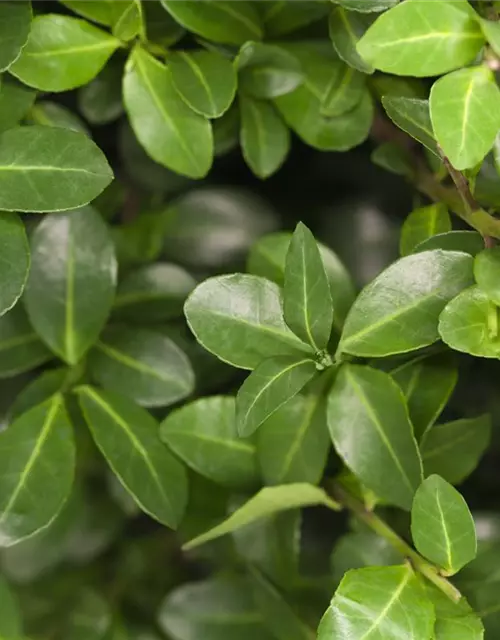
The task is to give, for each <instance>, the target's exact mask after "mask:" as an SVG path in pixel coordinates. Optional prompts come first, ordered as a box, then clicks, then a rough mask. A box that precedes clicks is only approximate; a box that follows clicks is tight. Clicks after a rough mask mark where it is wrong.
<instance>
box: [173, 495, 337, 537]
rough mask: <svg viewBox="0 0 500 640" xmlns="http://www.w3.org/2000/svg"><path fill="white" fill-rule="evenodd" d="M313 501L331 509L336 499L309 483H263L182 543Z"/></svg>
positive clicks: (309, 503) (215, 534)
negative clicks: (225, 515) (235, 507)
mask: <svg viewBox="0 0 500 640" xmlns="http://www.w3.org/2000/svg"><path fill="white" fill-rule="evenodd" d="M315 505H323V506H325V507H328V508H329V509H334V510H337V509H338V505H337V503H336V502H334V501H333V500H332V499H331V498H329V497H328V495H327V494H326V492H325V491H324V490H323V489H320V488H319V487H313V486H312V485H310V484H305V483H295V484H287V485H283V486H278V487H266V488H265V489H261V490H260V491H259V492H258V493H257V494H255V496H254V497H253V498H250V500H249V501H248V502H247V503H245V504H244V505H243V506H242V507H240V508H239V509H238V510H237V511H235V512H234V513H232V514H231V515H230V516H229V518H227V520H225V521H224V522H223V523H222V524H220V525H218V526H217V527H214V528H213V529H211V530H210V531H207V532H206V533H204V534H202V535H201V536H198V537H197V538H195V539H194V540H191V541H190V542H188V543H187V544H186V545H184V548H185V549H192V548H194V547H197V546H199V545H200V544H204V543H205V542H209V541H210V540H215V539H216V538H219V537H220V536H224V535H226V534H228V533H232V532H233V531H236V530H237V529H239V528H241V527H244V526H246V525H248V524H250V523H252V522H255V521H256V520H260V519H261V518H265V517H267V516H271V515H273V514H275V513H278V512H279V511H287V510H289V509H296V508H297V507H312V506H315Z"/></svg>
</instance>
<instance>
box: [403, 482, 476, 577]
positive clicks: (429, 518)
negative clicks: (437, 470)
mask: <svg viewBox="0 0 500 640" xmlns="http://www.w3.org/2000/svg"><path fill="white" fill-rule="evenodd" d="M411 534H412V537H413V542H414V543H415V546H416V548H417V550H418V551H419V552H420V553H421V554H422V555H423V556H425V557H426V558H428V559H429V560H431V562H434V563H435V564H437V565H439V566H440V567H442V568H443V569H444V571H445V575H453V574H454V573H457V571H460V569H461V568H462V567H463V566H464V565H466V564H467V563H469V562H470V561H471V560H473V559H474V558H475V557H476V546H477V543H476V531H475V528H474V520H473V519H472V516H471V514H470V511H469V508H468V507H467V503H466V502H465V500H464V499H463V498H462V496H461V495H460V494H459V493H458V491H457V490H456V489H454V488H453V487H452V486H451V484H448V482H446V480H443V478H441V477H440V476H436V475H432V476H429V477H428V478H427V479H426V480H424V482H423V483H422V484H421V485H420V487H419V488H418V490H417V493H416V494H415V499H414V501H413V507H412V510H411Z"/></svg>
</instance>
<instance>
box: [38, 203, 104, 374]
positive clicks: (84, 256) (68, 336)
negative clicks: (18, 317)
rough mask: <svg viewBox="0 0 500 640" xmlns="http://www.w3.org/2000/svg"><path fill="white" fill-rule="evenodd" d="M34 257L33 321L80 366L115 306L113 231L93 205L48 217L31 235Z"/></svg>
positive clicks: (44, 336) (47, 339)
mask: <svg viewBox="0 0 500 640" xmlns="http://www.w3.org/2000/svg"><path fill="white" fill-rule="evenodd" d="M31 253H32V265H31V270H30V275H29V279H28V284H27V286H26V293H25V303H26V309H27V311H28V315H29V318H30V321H31V323H32V324H33V327H34V328H35V330H36V332H37V333H38V335H39V336H40V337H41V338H42V339H43V340H44V342H46V343H47V345H48V346H49V347H50V348H51V349H52V350H53V351H54V352H55V353H57V354H58V355H59V356H60V357H61V358H62V359H63V360H64V361H65V362H67V363H68V364H76V363H77V362H78V361H79V360H80V359H81V357H82V356H83V355H84V354H85V353H86V351H87V350H88V349H89V348H90V347H91V346H92V344H93V343H94V342H95V341H96V340H97V337H98V335H99V333H100V332H101V330H102V328H103V326H104V324H105V323H106V320H107V318H108V315H109V312H110V310H111V307H112V304H113V298H114V294H115V282H116V260H115V256H114V250H113V244H112V242H111V238H110V237H109V233H108V229H107V227H106V225H105V223H104V222H103V221H102V218H101V217H100V216H99V214H98V213H97V212H96V211H94V210H93V209H91V208H90V207H86V208H83V209H78V210H76V211H71V212H68V213H61V214H57V215H50V216H46V217H45V218H44V219H43V221H42V222H41V223H40V224H39V225H38V227H37V228H36V230H35V232H34V233H33V235H32V237H31Z"/></svg>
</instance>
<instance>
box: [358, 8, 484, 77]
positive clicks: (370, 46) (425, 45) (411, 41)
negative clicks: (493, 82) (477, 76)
mask: <svg viewBox="0 0 500 640" xmlns="http://www.w3.org/2000/svg"><path fill="white" fill-rule="evenodd" d="M458 4H460V3H458ZM458 4H457V3H456V2H453V1H450V0H433V2H432V3H430V4H428V5H426V6H425V11H423V10H422V3H421V0H409V1H408V0H406V2H402V3H401V4H399V5H397V6H395V7H394V8H393V9H390V10H389V11H387V12H386V13H384V14H382V15H381V16H380V17H379V18H377V20H376V21H375V23H374V24H373V25H372V26H371V27H370V28H369V29H368V31H367V32H366V34H365V35H364V36H363V38H361V40H360V41H359V43H358V53H359V54H360V55H361V57H362V58H363V59H364V60H365V61H366V62H368V63H369V64H372V65H373V66H374V67H375V69H379V70H380V71H386V72H387V73H394V74H396V75H401V76H417V77H425V76H436V75H439V74H442V73H446V72H447V71H451V70H452V69H457V68H459V67H461V66H463V65H466V64H468V63H469V62H472V61H473V60H474V58H475V57H476V55H477V54H478V53H479V51H480V50H481V48H482V46H483V44H484V36H483V33H482V31H481V28H480V26H479V24H478V21H477V20H475V19H474V17H473V16H471V14H470V13H469V12H467V11H464V10H463V9H462V8H461V7H460V6H458Z"/></svg>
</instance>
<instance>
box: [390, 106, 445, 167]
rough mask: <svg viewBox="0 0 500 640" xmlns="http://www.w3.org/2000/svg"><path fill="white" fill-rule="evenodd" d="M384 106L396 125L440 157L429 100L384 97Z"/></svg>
mask: <svg viewBox="0 0 500 640" xmlns="http://www.w3.org/2000/svg"><path fill="white" fill-rule="evenodd" d="M382 106H383V107H384V109H385V111H386V113H387V115H388V116H389V118H390V119H391V120H392V121H393V122H394V124H396V125H397V126H398V127H399V128H400V129H403V131H406V133H408V134H409V135H410V136H411V137H412V138H415V140H418V141H419V142H421V143H422V144H423V145H424V146H425V147H427V149H429V150H430V151H432V152H433V153H434V154H435V155H437V156H438V157H439V151H438V148H437V144H436V139H435V137H434V132H433V130H432V122H431V115H430V111H429V102H428V100H421V99H419V98H410V97H405V96H383V97H382Z"/></svg>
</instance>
